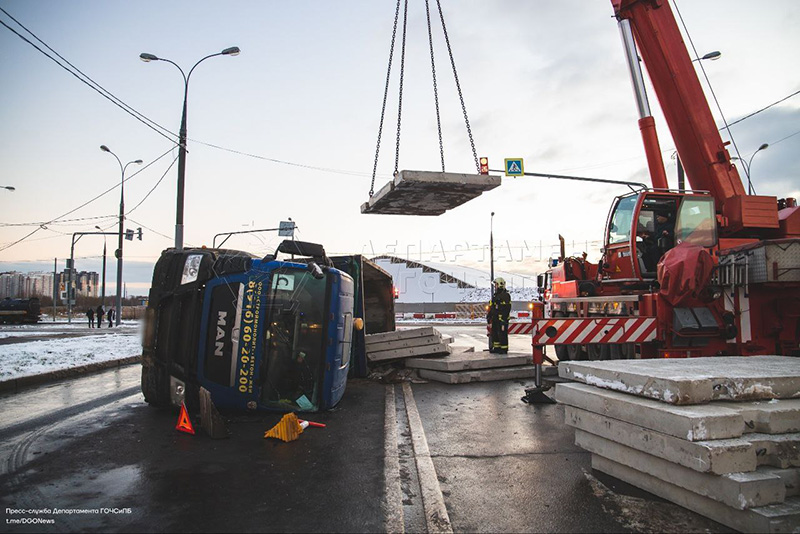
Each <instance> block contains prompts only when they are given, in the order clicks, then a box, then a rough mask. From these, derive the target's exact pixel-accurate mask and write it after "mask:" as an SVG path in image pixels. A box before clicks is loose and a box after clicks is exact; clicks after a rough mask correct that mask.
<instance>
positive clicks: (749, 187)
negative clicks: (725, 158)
mask: <svg viewBox="0 0 800 534" xmlns="http://www.w3.org/2000/svg"><path fill="white" fill-rule="evenodd" d="M768 147H769V143H764V144H762V145H761V146H760V147H758V150H756V151H755V152H753V155H752V156H750V161H748V162H747V194H748V195H752V194H754V193H755V191H754V190H753V183H752V182H751V181H750V169H751V168H752V164H753V158H754V157H756V154H758V153H759V152H761V151H762V150H765V149H766V148H768Z"/></svg>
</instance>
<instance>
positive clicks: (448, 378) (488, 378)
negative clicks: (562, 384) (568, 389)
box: [418, 365, 557, 384]
mask: <svg viewBox="0 0 800 534" xmlns="http://www.w3.org/2000/svg"><path fill="white" fill-rule="evenodd" d="M556 372H557V371H556V370H555V367H551V366H547V367H542V376H546V375H547V373H552V374H555V373H556ZM418 373H419V376H420V378H424V379H426V380H435V381H436V382H444V383H445V384H467V383H470V382H493V381H496V380H515V379H519V378H533V377H535V376H536V366H534V365H518V366H515V367H500V368H494V369H478V370H472V371H453V372H446V371H434V370H431V369H419V371H418Z"/></svg>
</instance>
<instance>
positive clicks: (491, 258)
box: [489, 212, 494, 289]
mask: <svg viewBox="0 0 800 534" xmlns="http://www.w3.org/2000/svg"><path fill="white" fill-rule="evenodd" d="M489 278H490V280H489V289H491V288H492V284H494V212H492V216H491V217H490V218H489Z"/></svg>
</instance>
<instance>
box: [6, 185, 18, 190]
mask: <svg viewBox="0 0 800 534" xmlns="http://www.w3.org/2000/svg"><path fill="white" fill-rule="evenodd" d="M3 189H8V190H9V191H16V190H17V188H16V187H14V186H13V185H4V186H3Z"/></svg>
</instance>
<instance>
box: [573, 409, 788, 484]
mask: <svg viewBox="0 0 800 534" xmlns="http://www.w3.org/2000/svg"><path fill="white" fill-rule="evenodd" d="M564 415H565V420H566V423H567V424H568V425H569V426H573V427H575V428H580V429H581V430H583V431H585V432H589V433H590V434H596V435H598V436H601V437H604V438H606V439H610V440H612V441H615V442H617V443H622V444H623V445H625V446H628V447H631V448H634V449H636V450H640V451H642V452H646V453H648V454H652V455H654V456H658V457H660V458H664V459H666V460H669V461H671V462H675V463H677V464H680V465H683V466H686V467H689V468H691V469H694V470H695V471H700V472H704V473H706V472H711V473H716V474H718V475H723V474H726V473H738V472H749V471H754V470H755V469H756V466H759V465H770V466H773V467H778V468H781V469H785V468H788V467H800V433H793V434H747V435H746V436H743V437H740V438H731V439H717V440H709V441H688V440H685V439H680V438H676V437H675V436H670V435H667V434H664V433H662V432H656V431H655V430H649V429H646V428H643V427H641V426H638V425H633V424H630V423H626V422H625V421H619V420H617V419H611V418H610V417H604V416H602V415H599V414H596V413H594V412H589V411H586V410H582V409H580V408H575V407H573V406H564Z"/></svg>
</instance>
